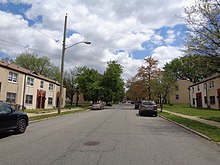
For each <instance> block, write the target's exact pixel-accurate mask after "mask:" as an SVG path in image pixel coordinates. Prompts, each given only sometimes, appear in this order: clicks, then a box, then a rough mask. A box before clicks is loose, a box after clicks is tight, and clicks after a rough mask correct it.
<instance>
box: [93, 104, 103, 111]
mask: <svg viewBox="0 0 220 165" xmlns="http://www.w3.org/2000/svg"><path fill="white" fill-rule="evenodd" d="M103 108H104V106H103V104H101V103H94V104H92V107H91V109H92V110H101V109H103Z"/></svg>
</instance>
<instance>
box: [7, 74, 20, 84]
mask: <svg viewBox="0 0 220 165" xmlns="http://www.w3.org/2000/svg"><path fill="white" fill-rule="evenodd" d="M17 80H18V74H17V73H13V72H9V75H8V81H9V82H17Z"/></svg>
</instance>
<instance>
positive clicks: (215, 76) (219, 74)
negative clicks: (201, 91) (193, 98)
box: [189, 73, 220, 87]
mask: <svg viewBox="0 0 220 165" xmlns="http://www.w3.org/2000/svg"><path fill="white" fill-rule="evenodd" d="M218 77H220V73H216V74H214V75H212V76H210V77H207V78H205V79H204V80H202V81H199V82H197V83H194V84H193V85H190V86H189V87H193V86H196V85H198V84H202V83H204V82H207V81H209V80H213V79H216V78H218Z"/></svg>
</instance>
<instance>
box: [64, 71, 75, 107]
mask: <svg viewBox="0 0 220 165" xmlns="http://www.w3.org/2000/svg"><path fill="white" fill-rule="evenodd" d="M77 71H78V69H77V68H75V69H69V70H68V71H65V73H64V86H65V87H66V96H67V98H69V99H70V104H71V106H72V105H73V96H74V95H75V94H77V92H78V91H77V90H78V88H77V87H78V84H77V82H76V77H77ZM76 106H77V103H76Z"/></svg>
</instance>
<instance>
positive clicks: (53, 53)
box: [0, 38, 57, 55]
mask: <svg viewBox="0 0 220 165" xmlns="http://www.w3.org/2000/svg"><path fill="white" fill-rule="evenodd" d="M0 41H2V42H5V43H8V44H11V45H15V46H18V47H22V48H25V49H27V48H28V49H31V50H34V51H37V52H42V53H45V54H51V55H57V54H54V53H49V52H45V51H42V50H39V49H36V48H31V47H29V46H28V45H27V46H24V45H20V44H16V43H13V42H10V41H6V40H4V39H1V38H0Z"/></svg>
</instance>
